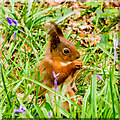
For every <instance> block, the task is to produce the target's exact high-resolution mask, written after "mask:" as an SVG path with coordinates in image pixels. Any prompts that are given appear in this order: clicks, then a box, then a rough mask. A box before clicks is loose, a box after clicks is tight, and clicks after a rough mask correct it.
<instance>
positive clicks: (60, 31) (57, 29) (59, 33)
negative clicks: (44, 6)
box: [50, 21, 63, 37]
mask: <svg viewBox="0 0 120 120" xmlns="http://www.w3.org/2000/svg"><path fill="white" fill-rule="evenodd" d="M50 23H51V24H52V25H53V26H54V28H55V30H56V32H57V34H58V35H59V36H61V37H63V32H62V30H61V29H60V27H59V26H58V25H57V24H56V23H55V22H53V21H50Z"/></svg>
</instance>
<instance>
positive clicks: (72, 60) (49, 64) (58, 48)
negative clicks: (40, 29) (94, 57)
mask: <svg viewBox="0 0 120 120" xmlns="http://www.w3.org/2000/svg"><path fill="white" fill-rule="evenodd" d="M48 34H49V36H50V41H49V43H48V46H47V51H46V54H45V57H44V59H43V60H42V61H41V62H40V63H39V64H38V66H37V67H38V71H40V75H42V74H44V73H45V74H44V76H43V78H42V80H41V83H43V84H45V85H46V86H48V87H50V88H53V87H54V80H55V78H54V76H53V74H52V72H53V71H54V72H55V73H56V74H57V73H59V75H58V79H57V84H58V86H60V85H62V84H64V85H66V84H68V81H69V80H68V81H67V79H68V78H69V77H70V81H72V80H73V78H74V76H75V74H76V72H77V71H78V70H79V69H80V68H81V67H82V61H81V60H78V58H79V57H80V54H79V52H78V50H77V49H76V47H75V45H74V44H73V43H72V42H70V41H69V40H67V39H66V38H64V36H63V33H62V31H61V29H60V28H59V27H58V26H57V25H56V24H55V23H54V22H51V28H50V31H49V33H48ZM66 50H68V51H69V53H66ZM68 51H67V52H68ZM70 81H69V82H70ZM69 89H70V88H69ZM44 91H45V89H44V88H42V87H41V88H40V94H42V93H43V92H44ZM68 93H69V94H70V96H72V95H75V93H73V92H72V90H69V91H68ZM50 94H52V93H50Z"/></svg>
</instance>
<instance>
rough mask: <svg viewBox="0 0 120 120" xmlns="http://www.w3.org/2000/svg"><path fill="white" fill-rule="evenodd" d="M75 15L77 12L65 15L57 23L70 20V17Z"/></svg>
mask: <svg viewBox="0 0 120 120" xmlns="http://www.w3.org/2000/svg"><path fill="white" fill-rule="evenodd" d="M74 13H75V12H73V11H72V12H70V13H68V14H66V15H64V16H63V17H61V18H60V19H59V20H58V21H56V24H58V23H60V22H62V21H63V20H65V19H66V18H68V17H69V16H71V15H73V14H74Z"/></svg>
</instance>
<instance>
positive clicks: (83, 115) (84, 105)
mask: <svg viewBox="0 0 120 120" xmlns="http://www.w3.org/2000/svg"><path fill="white" fill-rule="evenodd" d="M89 95H90V86H89V87H88V89H87V91H86V93H85V96H84V99H83V105H82V116H81V118H86V109H87V108H86V107H87V99H88V97H89Z"/></svg>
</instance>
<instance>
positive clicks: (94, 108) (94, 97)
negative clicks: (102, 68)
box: [91, 74, 97, 118]
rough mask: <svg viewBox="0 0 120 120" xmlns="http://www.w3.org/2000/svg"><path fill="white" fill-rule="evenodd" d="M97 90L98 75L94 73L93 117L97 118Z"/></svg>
mask: <svg viewBox="0 0 120 120" xmlns="http://www.w3.org/2000/svg"><path fill="white" fill-rule="evenodd" d="M96 92H97V76H96V74H93V77H92V95H91V100H92V118H97V106H96Z"/></svg>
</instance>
